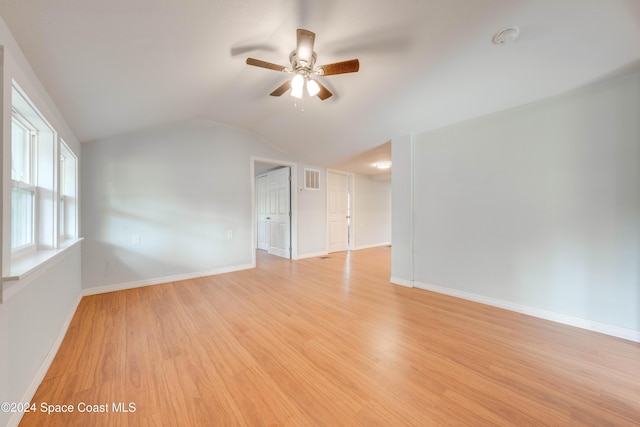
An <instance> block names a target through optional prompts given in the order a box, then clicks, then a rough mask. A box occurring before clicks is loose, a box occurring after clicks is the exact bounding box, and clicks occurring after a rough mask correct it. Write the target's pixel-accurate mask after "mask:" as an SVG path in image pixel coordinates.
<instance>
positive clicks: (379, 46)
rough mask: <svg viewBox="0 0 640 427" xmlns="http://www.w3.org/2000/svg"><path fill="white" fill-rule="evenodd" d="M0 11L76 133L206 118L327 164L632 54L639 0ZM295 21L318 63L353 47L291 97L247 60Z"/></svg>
mask: <svg viewBox="0 0 640 427" xmlns="http://www.w3.org/2000/svg"><path fill="white" fill-rule="evenodd" d="M0 16H2V18H3V19H4V21H5V22H6V23H7V25H8V26H9V28H10V30H11V31H12V33H13V35H14V37H15V38H16V40H17V41H18V43H19V44H20V46H21V48H22V49H23V51H24V53H25V55H26V56H27V59H28V60H29V61H30V63H31V65H32V67H33V69H34V71H35V73H36V74H37V75H38V77H39V78H40V80H41V81H42V83H43V84H44V86H45V87H46V88H47V90H48V91H49V94H50V95H51V97H52V98H53V100H54V101H55V102H56V104H57V105H58V107H59V108H60V110H61V111H62V113H63V115H64V116H65V118H66V120H67V122H68V123H69V125H70V126H71V128H72V129H73V130H74V132H75V133H76V135H77V137H78V138H79V139H80V140H81V141H82V142H89V141H93V140H98V139H101V138H104V137H108V136H113V135H117V134H120V133H126V132H132V131H136V130H140V129H145V128H149V127H153V126H158V125H162V124H165V123H172V122H179V121H183V120H188V119H191V118H207V119H211V120H215V121H218V122H223V123H229V124H233V125H236V126H240V127H242V128H245V129H249V130H252V131H254V132H256V133H257V134H259V135H261V136H262V137H263V138H264V139H265V140H266V141H267V142H268V143H269V144H271V145H273V146H275V147H277V148H279V149H280V150H282V151H284V152H286V153H288V154H290V155H292V156H293V157H294V158H296V159H298V160H299V161H303V162H306V163H311V164H316V165H321V166H328V167H331V166H335V165H342V166H343V167H348V166H349V164H351V165H353V167H354V168H356V166H355V165H356V163H357V162H356V161H355V160H357V159H358V158H360V156H361V155H363V154H366V153H372V152H373V153H375V152H376V150H378V152H380V150H384V149H385V147H386V148H388V145H386V146H384V147H381V148H380V146H383V145H384V144H385V143H386V142H387V141H389V140H390V139H392V138H393V137H394V136H398V135H403V134H407V133H411V132H423V131H427V130H431V129H435V128H438V127H442V126H446V125H449V124H452V123H456V122H460V121H463V120H466V119H469V118H473V117H478V116H482V115H485V114H489V113H492V112H494V111H498V110H502V109H506V108H510V107H513V106H517V105H521V104H524V103H528V102H531V101H535V100H538V99H541V98H545V97H548V96H552V95H556V94H559V93H562V92H565V91H568V90H571V89H574V88H577V87H580V86H583V85H585V84H588V83H591V82H594V81H596V80H598V79H601V78H603V77H606V76H608V75H611V74H612V73H616V72H619V71H620V70H624V69H625V68H629V67H637V64H638V63H639V62H640V1H637V0H589V1H585V0H535V1H534V0H343V1H338V0H246V1H233V0H180V1H178V0H29V1H25V0H2V1H1V2H0ZM509 26H518V27H519V28H520V35H519V37H518V38H517V39H516V41H515V42H514V43H512V44H509V45H502V46H498V45H495V44H493V43H492V37H493V35H494V34H495V33H496V32H497V31H499V30H501V29H503V28H505V27H509ZM296 28H306V29H308V30H311V31H313V32H315V33H316V43H315V50H316V52H317V55H318V63H329V62H335V61H341V60H346V59H351V58H359V60H360V71H359V72H358V73H354V74H344V75H336V76H330V77H323V78H321V81H322V83H323V84H325V85H326V86H327V87H328V88H329V89H330V90H331V91H332V92H333V93H334V96H333V97H331V98H329V99H328V100H326V101H320V100H319V99H318V98H311V99H310V98H308V97H306V98H305V99H304V103H303V108H304V111H302V108H301V105H300V103H298V105H297V106H294V99H293V98H292V97H291V96H289V95H288V94H285V95H283V96H281V97H279V98H276V97H271V96H269V93H270V92H271V91H272V90H273V89H275V88H276V87H277V86H279V85H280V84H281V83H282V82H283V81H284V80H285V79H286V77H287V76H286V75H284V74H282V73H278V72H275V71H271V70H265V69H260V68H256V67H250V66H247V65H246V64H245V60H246V58H247V57H248V56H252V57H255V58H259V59H263V60H266V61H270V62H275V63H278V64H283V65H288V55H289V53H290V52H291V50H292V49H294V47H295V44H296V39H295V34H296ZM360 159H362V158H360ZM350 162H351V163H350ZM360 163H362V160H361V161H360Z"/></svg>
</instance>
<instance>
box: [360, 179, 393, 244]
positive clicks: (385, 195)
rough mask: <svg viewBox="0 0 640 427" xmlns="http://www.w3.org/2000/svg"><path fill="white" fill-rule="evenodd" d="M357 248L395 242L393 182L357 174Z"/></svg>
mask: <svg viewBox="0 0 640 427" xmlns="http://www.w3.org/2000/svg"><path fill="white" fill-rule="evenodd" d="M353 199H354V200H353V212H354V215H353V231H354V233H353V234H354V236H353V245H352V246H353V249H363V248H369V247H373V246H382V245H388V244H390V243H391V181H390V180H389V181H379V180H376V178H375V177H369V176H365V175H354V184H353Z"/></svg>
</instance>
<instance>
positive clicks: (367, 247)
mask: <svg viewBox="0 0 640 427" xmlns="http://www.w3.org/2000/svg"><path fill="white" fill-rule="evenodd" d="M381 246H391V242H384V243H376V244H375V245H365V246H357V247H355V248H351V250H352V251H359V250H362V249H371V248H379V247H381Z"/></svg>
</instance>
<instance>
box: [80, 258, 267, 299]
mask: <svg viewBox="0 0 640 427" xmlns="http://www.w3.org/2000/svg"><path fill="white" fill-rule="evenodd" d="M255 267H256V265H255V264H244V265H235V266H231V267H223V268H215V269H213V270H208V271H201V272H198V273H187V274H178V275H176V276H165V277H156V278H153V279H145V280H138V281H135V282H126V283H116V284H113V285H105V286H97V287H95V288H85V289H83V290H82V295H97V294H104V293H107V292H116V291H124V290H125V289H134V288H141V287H143V286H151V285H161V284H163V283H169V282H178V281H180V280H189V279H195V278H198V277H206V276H215V275H217V274H224V273H232V272H234V271H240V270H248V269H250V268H255Z"/></svg>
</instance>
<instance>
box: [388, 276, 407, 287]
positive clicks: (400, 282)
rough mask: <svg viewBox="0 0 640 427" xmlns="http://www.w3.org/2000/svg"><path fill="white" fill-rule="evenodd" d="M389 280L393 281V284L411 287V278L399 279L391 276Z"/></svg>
mask: <svg viewBox="0 0 640 427" xmlns="http://www.w3.org/2000/svg"><path fill="white" fill-rule="evenodd" d="M389 281H390V282H391V283H393V284H394V285H400V286H406V287H407V288H413V280H405V279H399V278H397V277H393V276H392V277H391V279H390V280H389Z"/></svg>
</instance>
